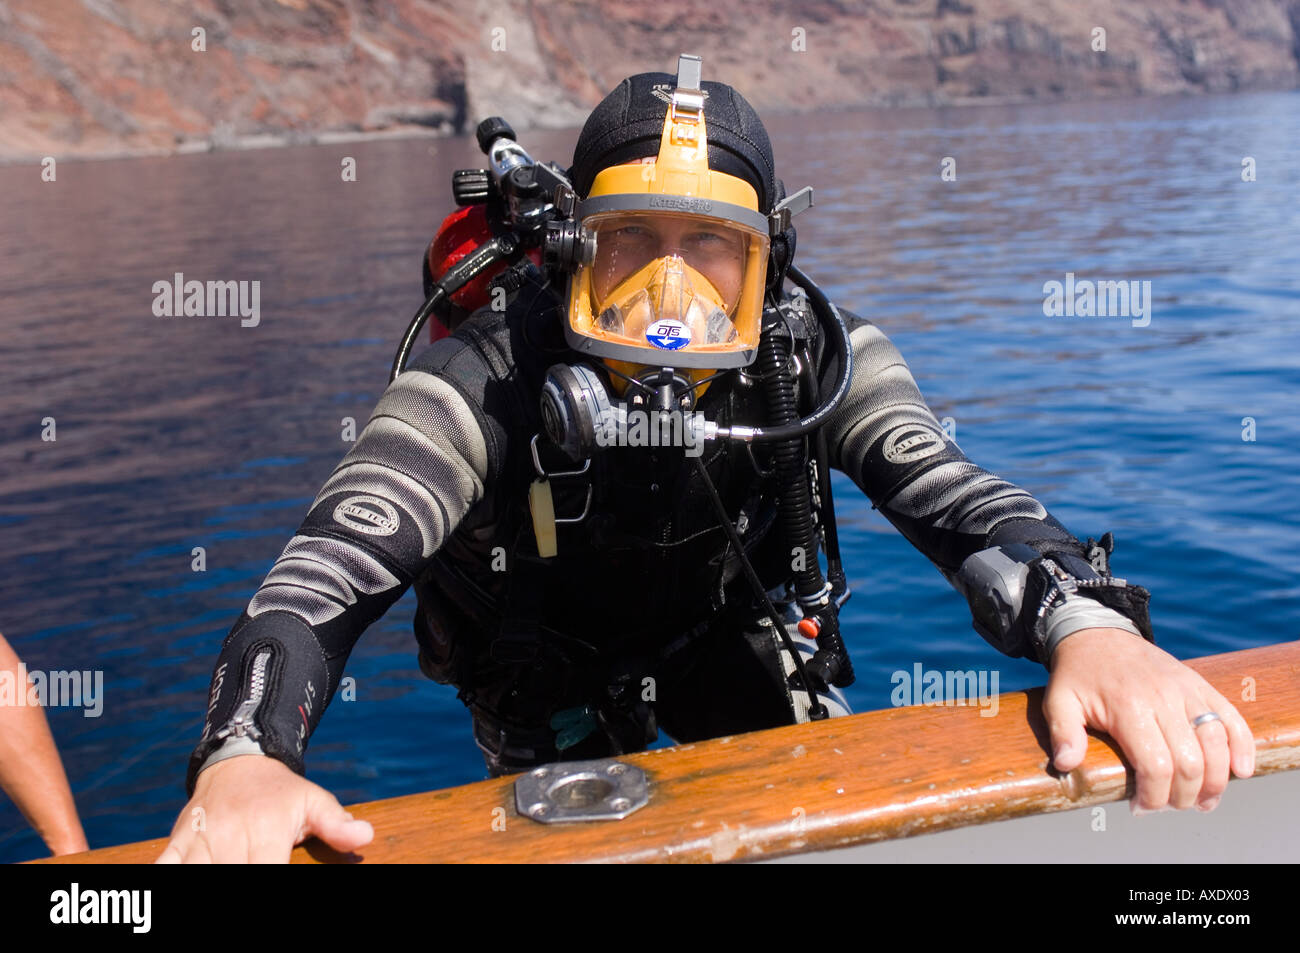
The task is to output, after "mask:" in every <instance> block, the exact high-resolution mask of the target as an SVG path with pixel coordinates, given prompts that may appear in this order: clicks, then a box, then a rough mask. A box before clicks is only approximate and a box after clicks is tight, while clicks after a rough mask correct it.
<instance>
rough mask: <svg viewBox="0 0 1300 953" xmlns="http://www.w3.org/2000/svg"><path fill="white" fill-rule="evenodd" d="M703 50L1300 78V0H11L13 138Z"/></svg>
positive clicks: (1009, 85) (629, 69)
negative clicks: (692, 0) (695, 0)
mask: <svg viewBox="0 0 1300 953" xmlns="http://www.w3.org/2000/svg"><path fill="white" fill-rule="evenodd" d="M679 52H697V53H700V54H701V55H703V56H704V58H705V70H706V73H705V75H706V77H708V78H718V79H723V80H725V81H727V82H730V83H731V84H732V85H734V86H736V87H737V88H739V89H740V90H741V91H742V92H743V93H744V94H745V95H746V96H747V97H748V98H749V99H750V100H751V101H752V102H754V104H755V105H756V106H758V107H759V108H760V109H764V108H766V109H812V108H817V107H820V106H844V105H926V104H941V103H956V104H962V103H971V102H989V101H1007V100H1022V99H1042V98H1085V97H1102V96H1115V95H1131V94H1144V93H1151V94H1159V93H1179V92H1205V91H1209V92H1218V91H1232V90H1246V89H1260V88H1295V87H1296V86H1297V85H1300V64H1298V59H1300V0H1087V2H1080V0H856V2H854V0H800V2H795V0H712V2H688V0H548V2H545V3H543V2H540V0H438V2H431V0H119V2H114V0H0V158H6V159H17V158H28V157H35V156H42V155H46V154H51V155H57V156H68V155H110V154H122V153H137V152H172V151H186V150H191V149H206V148H210V147H225V146H231V147H233V146H240V145H257V144H264V143H274V142H283V141H288V142H293V141H312V140H318V139H330V138H339V137H347V136H358V135H375V134H404V133H410V132H413V131H420V130H425V131H453V130H459V129H463V128H465V127H466V125H467V124H469V125H471V126H472V123H473V122H474V121H475V120H476V119H478V118H481V117H482V116H485V115H490V114H493V113H498V112H504V113H508V114H509V115H510V116H511V117H525V116H527V117H531V120H530V121H531V122H532V123H533V124H536V125H544V126H565V125H576V124H580V123H581V122H582V120H583V118H584V117H585V116H586V113H587V111H588V110H589V109H590V108H591V106H592V105H594V104H595V103H596V102H597V101H598V100H599V99H600V97H601V96H603V95H604V94H605V93H606V92H607V91H608V90H609V89H610V88H612V87H613V86H614V85H615V84H616V83H617V82H618V81H619V80H620V79H621V78H622V77H624V76H626V75H628V74H629V73H633V72H638V71H641V70H647V69H659V70H667V71H671V70H672V69H673V68H674V65H675V63H676V57H677V54H678V53H679Z"/></svg>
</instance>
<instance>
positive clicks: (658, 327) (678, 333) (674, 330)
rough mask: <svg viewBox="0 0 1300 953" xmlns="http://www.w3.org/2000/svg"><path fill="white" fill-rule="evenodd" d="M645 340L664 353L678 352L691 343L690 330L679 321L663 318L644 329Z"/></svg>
mask: <svg viewBox="0 0 1300 953" xmlns="http://www.w3.org/2000/svg"><path fill="white" fill-rule="evenodd" d="M645 339H646V340H647V341H649V342H650V343H651V344H653V345H654V346H655V347H657V348H661V349H663V350H665V351H679V350H681V349H682V348H684V347H686V345H688V344H690V343H691V329H690V328H688V327H687V326H686V325H684V324H682V323H681V322H680V321H674V320H672V319H671V318H664V319H663V320H662V321H656V322H655V323H654V324H652V325H650V327H649V328H647V329H646V332H645Z"/></svg>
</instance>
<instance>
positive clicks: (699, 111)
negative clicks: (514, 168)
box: [565, 85, 769, 391]
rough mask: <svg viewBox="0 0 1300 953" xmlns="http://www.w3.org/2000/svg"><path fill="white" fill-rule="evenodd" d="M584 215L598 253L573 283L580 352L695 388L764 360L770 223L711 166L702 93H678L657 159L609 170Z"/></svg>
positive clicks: (569, 332)
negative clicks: (681, 374)
mask: <svg viewBox="0 0 1300 953" xmlns="http://www.w3.org/2000/svg"><path fill="white" fill-rule="evenodd" d="M577 218H578V220H579V222H580V223H581V225H582V227H583V229H584V231H585V232H586V234H587V236H588V239H589V240H590V241H591V243H592V244H593V245H594V252H593V253H592V254H590V255H589V256H587V258H586V260H585V261H584V263H583V264H581V265H580V266H578V268H577V270H576V271H575V272H574V273H573V276H572V278H571V280H570V284H569V297H568V309H567V318H568V320H567V322H566V328H565V332H566V337H567V338H568V341H569V344H570V346H572V347H573V348H574V349H575V350H577V351H578V352H579V353H583V354H588V355H591V356H593V357H598V358H601V359H603V360H604V361H605V362H606V363H607V364H609V365H610V366H611V367H613V368H615V369H616V370H619V371H620V372H622V373H626V374H629V375H632V374H634V373H635V371H636V370H637V369H640V368H644V367H672V368H674V369H677V368H681V369H684V370H686V371H687V372H688V374H689V376H690V377H691V378H692V379H693V380H696V381H698V380H701V379H703V378H704V377H706V376H708V374H709V373H711V372H713V371H715V370H718V369H722V368H728V367H744V366H746V365H748V364H750V363H751V362H752V361H753V360H754V356H755V354H756V351H757V348H758V340H759V332H760V329H761V319H762V313H763V294H764V288H765V283H766V276H767V256H768V247H769V238H768V220H767V217H766V216H764V215H763V214H762V213H761V212H760V211H759V206H758V193H757V191H756V190H755V189H754V187H753V186H752V185H750V184H749V183H748V182H746V181H745V180H744V179H741V178H738V177H736V176H732V175H728V174H726V173H723V172H716V171H712V170H710V169H709V166H708V138H707V131H706V129H705V123H704V110H703V94H702V93H700V92H699V91H698V90H690V89H682V88H681V87H680V85H679V87H678V89H676V90H675V91H674V92H673V95H672V99H671V102H670V104H669V107H668V110H667V114H666V115H665V117H664V126H663V133H662V135H661V138H660V144H659V153H658V155H657V156H656V157H655V160H654V161H653V162H643V163H628V164H624V165H617V166H612V167H610V168H607V169H604V170H602V171H601V172H600V173H599V174H597V175H596V177H595V179H594V181H593V183H592V186H591V188H590V190H589V191H588V194H587V197H586V198H585V199H584V200H583V201H582V202H580V203H579V204H578V207H577ZM615 386H616V388H617V389H618V390H620V391H621V390H622V387H621V386H619V385H618V384H617V383H616V385H615Z"/></svg>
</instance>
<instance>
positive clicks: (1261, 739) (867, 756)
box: [41, 642, 1300, 864]
mask: <svg viewBox="0 0 1300 953" xmlns="http://www.w3.org/2000/svg"><path fill="white" fill-rule="evenodd" d="M1187 664H1188V665H1190V666H1191V667H1192V668H1194V669H1196V670H1197V671H1198V672H1200V673H1201V674H1202V675H1203V676H1204V677H1205V678H1206V679H1207V680H1208V681H1209V682H1210V683H1211V684H1212V685H1214V687H1215V688H1216V689H1218V690H1219V691H1220V692H1222V693H1223V694H1224V695H1225V696H1226V697H1227V698H1229V699H1230V700H1232V701H1233V703H1234V704H1235V705H1236V706H1237V709H1238V710H1239V711H1240V712H1241V714H1242V715H1243V716H1244V717H1245V719H1246V721H1247V723H1248V724H1249V725H1250V727H1251V729H1252V731H1253V733H1254V736H1255V744H1256V770H1255V774H1256V776H1259V775H1265V774H1270V773H1273V772H1278V771H1286V770H1290V769H1293V768H1296V767H1300V642H1288V643H1284V644H1280V645H1272V646H1266V647H1263V648H1257V649H1248V650H1245V651H1240V652H1231V653H1227V654H1223V655H1214V656H1209V657H1206V658H1201V659H1194V660H1190V661H1189V662H1188V663H1187ZM1041 706H1042V689H1031V690H1028V691H1017V692H1008V693H1006V694H1003V695H1000V696H998V708H997V714H996V715H995V716H994V717H986V716H984V715H982V713H981V712H982V709H981V708H979V707H976V706H973V705H972V706H967V707H962V706H953V707H938V706H935V707H919V706H918V707H907V708H893V709H888V710H884V711H873V712H866V713H863V714H859V715H853V716H850V717H847V718H837V719H832V720H830V721H823V722H816V723H812V724H804V725H792V726H789V727H785V728H775V729H771V730H768V731H759V732H753V733H750V734H743V735H735V736H732V737H726V738H716V739H713V740H710V741H707V742H701V743H699V744H687V745H681V746H678V747H673V748H663V749H657V750H654V751H646V752H641V753H639V754H634V755H625V756H622V757H621V758H620V759H619V760H620V761H626V762H628V763H631V764H635V765H637V766H638V767H640V768H641V769H642V770H643V771H645V773H646V774H647V776H648V778H649V784H650V803H649V804H648V805H647V806H646V807H644V808H642V809H641V810H639V811H637V812H635V813H633V814H632V815H630V816H629V817H626V818H624V819H623V820H618V821H593V822H585V823H570V824H550V825H548V824H540V823H538V822H536V821H533V820H531V819H530V818H527V817H524V816H521V815H520V814H519V813H518V812H517V811H516V809H515V799H514V778H512V777H507V778H497V779H493V780H489V781H481V782H478V783H475V784H468V785H465V786H463V787H456V788H449V789H446V790H442V791H432V792H429V793H424V794H413V795H408V796H405V797H397V798H391V799H388V800H382V801H373V802H370V803H366V804H359V805H355V806H353V807H350V808H349V810H350V811H351V812H352V814H353V815H355V816H356V817H359V818H364V819H366V820H368V821H370V822H371V824H372V825H374V828H375V839H374V841H372V842H371V843H370V844H369V845H367V846H366V847H364V848H362V850H361V851H360V852H359V857H358V856H352V857H348V856H344V855H339V854H337V853H336V852H334V851H333V850H331V849H330V848H328V847H327V846H325V845H324V844H322V843H321V842H319V841H315V840H312V841H309V842H308V843H307V844H305V845H303V846H300V847H297V848H295V850H294V852H293V857H292V862H294V863H331V862H349V861H356V860H358V859H360V860H364V861H366V862H369V863H439V862H458V861H480V862H584V861H586V862H590V861H596V862H656V861H657V862H664V861H667V862H675V861H688V862H725V861H740V860H755V859H761V858H770V857H777V856H782V855H787V854H795V853H803V852H810V851H821V850H830V849H834V848H838V847H847V846H850V845H855V844H863V843H867V842H871V841H878V840H885V839H890V838H899V837H909V836H912V835H916V834H923V833H929V832H932V831H939V830H944V829H949V828H955V827H962V826H966V825H970V824H982V823H987V822H990V821H998V820H1004V819H1009V818H1015V817H1022V816H1026V815H1030V814H1041V813H1047V812H1053V811H1066V810H1072V809H1075V808H1079V807H1084V806H1089V805H1094V804H1104V803H1107V802H1110V801H1117V800H1122V799H1124V798H1126V797H1128V796H1130V795H1131V794H1132V791H1133V777H1132V770H1131V769H1130V768H1129V767H1128V765H1127V764H1126V762H1125V761H1124V759H1123V758H1122V756H1121V755H1120V753H1119V749H1118V747H1117V746H1116V745H1115V743H1114V742H1112V741H1111V740H1110V739H1109V738H1107V737H1105V736H1103V735H1096V734H1092V733H1090V734H1089V740H1088V752H1087V756H1086V758H1085V759H1084V762H1083V764H1082V765H1081V766H1080V767H1079V768H1077V769H1076V770H1074V771H1072V772H1070V773H1069V774H1068V775H1064V776H1062V775H1059V774H1057V773H1055V772H1054V771H1052V770H1051V769H1050V767H1049V756H1048V732H1047V727H1046V725H1045V723H1044V721H1043V717H1042V712H1041ZM1243 783H1247V784H1248V783H1249V781H1240V780H1236V779H1234V780H1233V781H1232V782H1231V783H1230V786H1229V793H1228V797H1231V796H1232V795H1231V788H1232V786H1235V785H1239V784H1243ZM1207 817H1213V815H1207ZM166 844H167V839H166V838H159V839H157V840H151V841H143V842H140V843H136V844H126V845H123V846H120V847H108V848H103V849H100V850H93V851H89V852H87V853H84V854H76V855H73V856H69V857H61V858H50V859H47V860H45V861H41V862H44V863H92V864H113V863H147V862H151V861H153V860H154V859H155V858H156V857H157V856H158V855H159V854H160V853H161V852H162V850H163V848H164V847H165V846H166Z"/></svg>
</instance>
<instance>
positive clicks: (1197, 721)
mask: <svg viewBox="0 0 1300 953" xmlns="http://www.w3.org/2000/svg"><path fill="white" fill-rule="evenodd" d="M1212 721H1223V719H1222V718H1220V717H1219V713H1218V712H1217V711H1207V712H1206V713H1205V714H1203V715H1197V716H1196V717H1195V718H1193V719H1192V727H1193V728H1199V727H1201V725H1205V724H1209V723H1210V722H1212Z"/></svg>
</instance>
